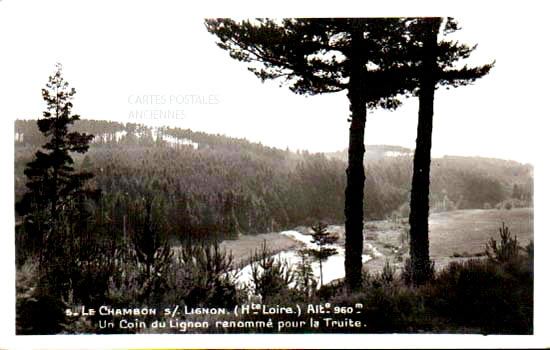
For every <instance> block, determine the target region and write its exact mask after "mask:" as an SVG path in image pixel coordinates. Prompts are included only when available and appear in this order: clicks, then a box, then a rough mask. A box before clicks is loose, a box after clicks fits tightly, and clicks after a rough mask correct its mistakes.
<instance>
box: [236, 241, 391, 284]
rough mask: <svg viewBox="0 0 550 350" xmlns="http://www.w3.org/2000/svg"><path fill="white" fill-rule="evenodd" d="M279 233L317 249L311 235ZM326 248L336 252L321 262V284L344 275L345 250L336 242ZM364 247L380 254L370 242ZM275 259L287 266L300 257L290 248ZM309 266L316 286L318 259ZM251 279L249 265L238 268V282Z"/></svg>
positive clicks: (242, 282) (371, 257)
mask: <svg viewBox="0 0 550 350" xmlns="http://www.w3.org/2000/svg"><path fill="white" fill-rule="evenodd" d="M280 234H281V235H285V236H288V237H290V238H292V239H294V240H296V241H298V242H302V243H303V244H304V248H311V249H318V247H317V246H316V245H315V244H314V243H312V242H311V239H312V237H311V235H307V234H302V233H300V232H298V231H283V232H281V233H280ZM326 247H327V248H334V249H336V252H337V253H336V254H335V255H333V256H331V257H329V258H328V259H327V260H326V261H324V262H323V284H325V285H326V284H328V283H330V282H331V281H334V280H336V279H340V278H344V277H345V268H344V259H345V250H344V248H343V247H342V246H340V245H338V244H330V245H327V246H326ZM365 247H366V248H368V250H369V251H370V252H371V253H372V255H374V257H378V256H382V254H381V253H380V252H378V251H377V250H376V248H375V247H374V246H372V245H371V244H370V243H366V244H365ZM372 255H371V254H363V263H366V262H367V261H369V260H371V259H373V256H372ZM275 258H276V259H279V260H283V261H287V262H288V263H289V266H291V267H293V266H296V265H297V264H298V263H299V262H300V261H301V257H300V255H299V254H298V250H296V249H291V250H286V251H282V252H280V253H278V254H276V255H275ZM311 267H312V269H313V274H314V275H315V278H316V279H317V280H318V281H319V282H318V286H317V287H318V288H319V287H320V286H321V285H320V278H319V277H320V268H319V262H318V261H312V264H311ZM251 279H252V267H251V265H246V266H245V267H244V268H243V269H241V270H240V272H239V274H238V284H240V285H246V284H248V283H250V281H251Z"/></svg>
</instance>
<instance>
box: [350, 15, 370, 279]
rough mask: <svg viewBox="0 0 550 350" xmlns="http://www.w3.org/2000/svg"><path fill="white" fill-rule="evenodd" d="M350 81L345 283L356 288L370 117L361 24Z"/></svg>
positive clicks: (356, 31)
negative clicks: (365, 92) (365, 82)
mask: <svg viewBox="0 0 550 350" xmlns="http://www.w3.org/2000/svg"><path fill="white" fill-rule="evenodd" d="M351 40H352V42H351V46H352V52H351V57H350V58H349V59H350V66H351V67H350V69H351V72H350V81H349V89H348V98H349V101H350V112H351V125H350V128H349V148H348V168H347V170H346V175H347V185H346V200H345V216H346V256H345V271H346V278H345V281H346V285H347V286H348V288H350V289H351V290H357V289H359V288H360V287H361V284H362V276H361V270H362V265H363V262H362V254H363V192H364V185H365V169H364V167H363V157H364V154H365V144H364V138H365V123H366V120H367V106H366V100H365V97H364V96H363V95H364V93H363V91H362V90H363V89H362V87H363V86H364V84H363V81H362V80H363V76H362V75H363V69H364V60H363V54H362V52H361V51H362V50H361V41H362V40H363V29H362V26H361V25H360V23H356V24H355V25H354V28H353V32H352V38H351Z"/></svg>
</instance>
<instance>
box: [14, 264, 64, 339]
mask: <svg viewBox="0 0 550 350" xmlns="http://www.w3.org/2000/svg"><path fill="white" fill-rule="evenodd" d="M38 274H39V269H38V263H37V262H36V261H33V260H28V261H27V262H26V263H25V264H24V265H23V266H22V267H21V268H20V269H19V270H18V271H17V275H16V334H18V335H46V334H57V333H60V332H62V331H63V330H64V328H65V322H66V319H65V314H64V310H65V308H66V305H65V303H64V302H63V301H62V300H61V299H60V298H59V296H58V295H55V294H54V293H52V292H51V291H50V290H49V289H48V288H46V287H47V285H44V286H41V285H40V284H39V283H38V281H39V276H38Z"/></svg>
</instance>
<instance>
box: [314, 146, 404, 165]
mask: <svg viewBox="0 0 550 350" xmlns="http://www.w3.org/2000/svg"><path fill="white" fill-rule="evenodd" d="M365 150H366V152H365V158H366V160H367V161H368V160H371V159H381V158H384V157H399V156H411V157H412V156H413V153H414V151H413V150H412V149H410V148H406V147H401V146H392V145H367V146H366V147H365ZM325 155H326V156H327V157H328V158H335V159H339V160H341V161H344V162H347V161H348V149H347V148H346V149H343V150H341V151H336V152H325Z"/></svg>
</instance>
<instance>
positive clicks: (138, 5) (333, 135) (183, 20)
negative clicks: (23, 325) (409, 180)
mask: <svg viewBox="0 0 550 350" xmlns="http://www.w3.org/2000/svg"><path fill="white" fill-rule="evenodd" d="M31 5H32V6H31ZM0 6H1V7H2V9H1V14H0V16H2V18H1V21H0V27H1V34H0V35H2V51H3V52H4V54H3V55H2V57H1V60H2V61H3V62H2V64H1V67H0V69H2V80H3V81H2V89H3V91H2V98H3V99H4V101H3V103H2V104H3V106H2V115H3V117H8V118H11V119H12V120H13V119H16V118H36V117H37V116H40V115H41V112H42V110H44V103H43V101H42V98H41V88H42V87H43V86H44V84H45V83H46V81H47V78H48V76H49V75H50V74H51V73H52V72H53V70H54V66H55V63H56V62H61V63H62V64H63V65H64V72H65V78H66V79H67V80H68V81H69V83H70V84H71V85H72V86H73V87H75V88H76V89H77V95H76V98H75V100H74V105H75V108H74V112H76V113H79V114H80V115H81V116H82V117H83V118H90V119H108V120H115V121H120V122H142V123H146V124H152V125H159V124H163V125H171V126H177V127H182V128H191V129H192V130H197V131H199V130H200V131H205V132H209V133H222V134H226V135H229V136H235V137H246V138H247V139H249V140H251V141H256V142H257V141H261V142H262V143H263V144H266V145H270V146H276V147H279V148H285V147H287V146H288V147H289V148H290V149H292V150H296V149H308V150H310V151H335V150H341V149H344V148H345V147H347V144H348V126H349V125H348V123H347V121H346V120H347V117H348V115H349V110H348V107H349V102H348V100H347V97H346V95H345V92H342V93H338V94H334V95H321V96H314V97H304V96H298V95H294V94H293V93H292V92H290V90H288V88H287V87H282V88H281V87H279V83H278V82H266V83H263V84H262V83H261V81H260V80H259V79H257V78H256V77H255V76H254V75H253V74H252V73H250V72H248V71H247V66H246V65H245V64H243V63H241V62H237V61H235V60H233V59H231V58H230V57H229V56H228V54H227V53H226V52H225V51H223V50H221V49H219V48H218V47H217V46H216V45H215V37H214V36H212V35H211V34H209V33H208V32H207V31H206V30H205V27H204V23H203V18H204V17H205V16H218V15H222V14H224V13H223V11H224V10H226V11H227V10H228V9H227V8H220V9H221V11H219V12H218V11H213V10H212V8H208V7H207V6H205V5H203V6H202V7H201V8H198V9H197V8H195V9H190V8H189V7H188V4H187V3H184V2H180V3H179V5H177V4H176V3H175V2H172V3H170V2H160V3H157V2H155V4H154V5H153V2H132V3H127V2H117V3H116V4H109V3H107V2H102V1H93V2H87V3H84V4H82V3H80V2H78V4H77V2H69V1H67V2H63V1H49V2H48V1H42V2H32V3H31V2H28V1H13V0H4V1H3V2H1V3H0ZM504 9H505V10H506V11H505V13H506V16H503V15H499V14H498V13H496V12H495V13H494V14H493V13H491V12H489V13H484V12H483V11H481V13H480V12H477V13H474V12H472V13H468V12H467V11H466V12H465V11H457V12H459V13H457V15H456V16H455V17H457V19H458V20H459V23H460V24H461V25H462V27H463V29H462V30H461V31H460V32H459V33H457V35H456V38H457V39H460V40H461V41H463V42H465V43H471V44H475V43H477V44H478V49H477V50H476V52H475V53H474V54H473V55H472V57H471V60H469V61H468V62H471V63H472V64H476V63H478V64H479V63H488V62H491V61H493V60H496V66H495V68H494V69H493V70H492V71H491V73H490V74H489V75H488V76H486V77H484V78H483V79H481V80H478V81H477V82H476V83H475V84H474V85H472V86H468V87H461V88H457V89H452V90H451V91H445V90H442V91H438V92H437V94H436V103H435V119H434V133H433V154H434V155H435V156H440V155H443V154H452V155H480V156H489V157H498V158H504V159H514V160H519V161H522V162H534V156H533V153H532V150H533V149H534V147H535V145H536V144H537V142H536V137H535V135H536V131H537V127H536V125H538V124H539V122H538V119H539V118H541V117H542V116H541V114H542V112H543V110H542V109H540V108H539V107H540V106H541V105H542V102H544V97H543V96H542V91H541V90H540V89H541V84H539V83H538V81H539V79H538V77H540V75H541V70H540V67H539V66H538V65H537V64H536V63H537V62H541V61H542V60H541V59H540V58H539V57H541V55H543V54H545V53H544V52H542V50H545V48H544V47H543V45H541V41H543V40H544V41H546V37H545V35H544V34H545V32H543V31H542V21H541V22H537V21H536V20H535V19H536V18H535V17H534V16H536V15H537V13H536V11H535V12H534V13H533V14H532V16H525V15H524V14H523V13H521V12H518V13H513V9H511V8H504ZM229 10H230V11H227V12H229V13H228V15H236V14H238V13H239V12H235V9H233V8H229ZM248 10H249V11H250V8H248ZM252 10H253V8H252ZM501 10H503V9H501ZM243 11H244V12H242V13H243V14H247V13H248V12H246V9H244V10H243ZM384 11H385V12H384ZM312 12H313V13H312V15H318V14H319V15H325V16H326V15H329V14H330V11H328V12H327V11H326V10H325V12H320V13H317V12H315V11H314V10H313V11H312ZM334 13H335V15H339V16H340V15H344V14H345V12H344V13H342V12H341V11H335V12H334ZM393 13H395V15H401V14H403V13H401V12H392V11H391V10H387V9H386V10H384V9H382V10H378V11H377V12H372V11H370V10H369V11H367V10H366V9H365V11H364V12H361V13H359V12H350V13H348V14H353V15H359V14H364V15H365V16H369V15H371V14H374V15H393ZM274 14H275V15H281V13H280V12H274ZM290 14H291V15H292V14H293V13H292V12H291V13H290ZM306 14H307V13H305V12H301V11H298V13H296V15H306ZM412 14H416V13H412ZM467 14H468V15H467ZM282 15H285V13H284V12H283V13H282ZM286 15H288V14H286ZM510 15H515V16H514V17H509V16H510ZM6 53H7V55H6ZM545 57H547V56H545ZM189 95H195V96H200V102H202V103H199V101H197V100H196V98H195V100H192V99H191V98H190V97H189ZM204 102H209V103H204ZM417 106H418V103H417V99H410V100H407V101H406V102H405V104H404V106H402V107H401V108H400V109H399V110H397V111H395V112H386V111H378V110H377V111H369V115H368V117H367V118H368V119H367V127H366V144H392V145H400V146H405V147H411V148H413V147H414V142H415V138H416V120H417ZM142 113H145V114H146V115H145V117H146V118H141V119H140V118H136V114H142ZM151 113H157V114H156V118H158V119H152V118H153V117H151V116H150V115H151ZM158 113H163V116H162V117H160V118H159V117H158ZM166 115H168V116H166Z"/></svg>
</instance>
